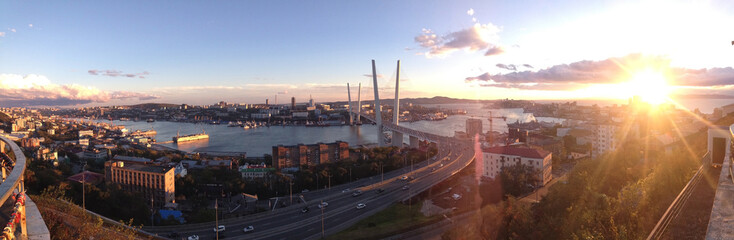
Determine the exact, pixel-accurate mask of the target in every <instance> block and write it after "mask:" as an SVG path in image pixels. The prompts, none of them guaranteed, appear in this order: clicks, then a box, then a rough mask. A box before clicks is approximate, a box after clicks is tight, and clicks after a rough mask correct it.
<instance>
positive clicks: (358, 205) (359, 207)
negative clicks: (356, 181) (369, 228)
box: [357, 203, 367, 209]
mask: <svg viewBox="0 0 734 240" xmlns="http://www.w3.org/2000/svg"><path fill="white" fill-rule="evenodd" d="M365 207H367V205H365V204H364V203H357V209H362V208H365Z"/></svg>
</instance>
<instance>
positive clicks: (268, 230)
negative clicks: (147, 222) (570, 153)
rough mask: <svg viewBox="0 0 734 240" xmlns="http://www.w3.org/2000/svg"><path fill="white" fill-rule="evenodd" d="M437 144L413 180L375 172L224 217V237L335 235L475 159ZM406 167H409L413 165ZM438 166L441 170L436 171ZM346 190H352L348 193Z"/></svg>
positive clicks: (201, 232)
mask: <svg viewBox="0 0 734 240" xmlns="http://www.w3.org/2000/svg"><path fill="white" fill-rule="evenodd" d="M437 147H438V149H439V154H437V156H436V160H435V161H423V162H421V163H419V164H416V166H415V167H414V168H415V170H414V171H412V172H411V173H410V175H411V176H413V177H414V179H413V180H409V182H408V181H402V180H399V178H400V177H402V176H407V174H405V173H404V171H403V170H402V169H398V170H394V171H391V172H387V173H384V175H385V179H384V181H381V180H382V177H381V176H376V177H372V178H365V179H360V180H358V181H355V182H352V183H347V184H342V185H339V186H334V188H332V189H323V190H318V191H313V192H309V193H304V197H305V199H306V201H307V202H306V203H300V204H292V205H290V206H288V207H284V208H281V209H275V210H274V211H267V212H263V213H258V214H251V215H248V216H245V217H240V218H231V219H223V220H220V221H219V224H220V225H225V226H226V229H227V230H226V231H225V232H223V233H220V237H221V236H222V235H224V236H226V237H227V238H232V239H241V238H243V239H318V238H321V234H322V231H323V232H324V233H325V234H326V235H327V236H328V235H330V234H334V233H336V232H338V231H341V230H343V229H346V228H347V227H349V226H351V225H352V224H354V223H356V222H358V221H359V220H361V219H364V218H366V217H368V216H370V215H372V214H375V213H377V212H379V211H380V210H382V209H385V208H387V207H388V206H389V205H391V204H392V203H394V202H399V201H403V200H406V199H408V198H409V197H410V196H414V195H416V194H419V193H421V192H423V191H425V190H427V189H428V188H430V187H432V186H433V185H435V184H438V183H440V182H442V181H443V180H445V179H447V178H449V177H450V176H452V175H454V174H455V173H457V172H459V171H461V169H463V168H464V167H466V166H467V165H468V164H469V163H470V162H471V161H472V160H473V159H474V150H473V149H472V148H471V145H470V144H469V143H468V142H462V141H459V140H455V139H452V138H442V139H441V140H439V141H438V144H437ZM429 162H430V165H429ZM440 164H443V167H439V166H440ZM405 168H408V169H409V168H410V166H406V167H405ZM433 168H436V170H435V171H431V169H433ZM406 184H407V185H409V189H410V191H406V190H403V186H405V185H406ZM347 188H349V189H351V191H346V192H343V190H345V189H347ZM380 188H382V189H384V192H382V193H377V191H376V190H377V189H380ZM356 189H359V190H361V191H363V194H361V195H359V196H356V197H353V196H352V191H354V190H356ZM321 201H324V202H328V206H327V207H325V208H323V209H319V208H318V205H319V203H320V202H321ZM358 203H363V204H365V205H366V207H365V208H363V209H356V205H357V204H358ZM306 206H307V207H308V208H309V209H310V211H308V212H306V213H302V212H301V209H303V208H304V207H306ZM322 210H323V219H322ZM322 222H323V224H322ZM214 226H215V225H214V223H213V222H212V223H200V224H187V225H179V226H160V227H144V230H146V231H148V232H153V233H157V234H159V235H161V236H165V235H167V234H168V233H172V232H177V233H179V234H180V235H181V236H183V237H186V236H189V235H198V236H199V237H200V238H201V239H210V238H214V237H215V236H214V231H213V228H214ZM247 226H253V227H254V228H255V231H254V232H251V233H245V232H244V231H243V228H245V227H247ZM322 226H323V230H322Z"/></svg>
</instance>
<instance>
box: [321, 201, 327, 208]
mask: <svg viewBox="0 0 734 240" xmlns="http://www.w3.org/2000/svg"><path fill="white" fill-rule="evenodd" d="M326 206H329V203H327V202H322V203H321V204H319V208H325V207H326Z"/></svg>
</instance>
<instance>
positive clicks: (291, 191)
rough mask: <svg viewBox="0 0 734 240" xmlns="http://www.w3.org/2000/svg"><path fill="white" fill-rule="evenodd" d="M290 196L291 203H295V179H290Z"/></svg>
mask: <svg viewBox="0 0 734 240" xmlns="http://www.w3.org/2000/svg"><path fill="white" fill-rule="evenodd" d="M289 185H290V198H291V205H293V179H290V184H289Z"/></svg>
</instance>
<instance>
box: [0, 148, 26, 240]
mask: <svg viewBox="0 0 734 240" xmlns="http://www.w3.org/2000/svg"><path fill="white" fill-rule="evenodd" d="M8 150H10V152H12V154H13V156H14V158H15V159H13V158H11V157H10V156H9V155H8V154H6V152H7V151H8ZM0 158H2V166H0V167H1V168H2V180H3V181H2V183H0V205H4V204H5V202H6V201H8V199H9V198H10V197H11V196H13V199H12V201H13V205H14V207H13V210H12V213H11V214H10V218H9V220H8V223H7V224H6V225H5V227H4V228H3V231H2V236H0V238H1V239H15V237H16V236H15V232H16V229H17V227H20V230H21V236H20V237H21V238H24V239H25V238H27V237H28V227H27V225H26V208H25V198H26V197H25V190H24V184H23V177H24V173H25V167H26V158H25V155H23V151H21V150H20V148H19V147H18V145H16V144H15V143H14V142H13V141H11V140H10V139H8V138H6V137H1V136H0ZM8 170H10V174H8V173H7V172H8Z"/></svg>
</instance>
